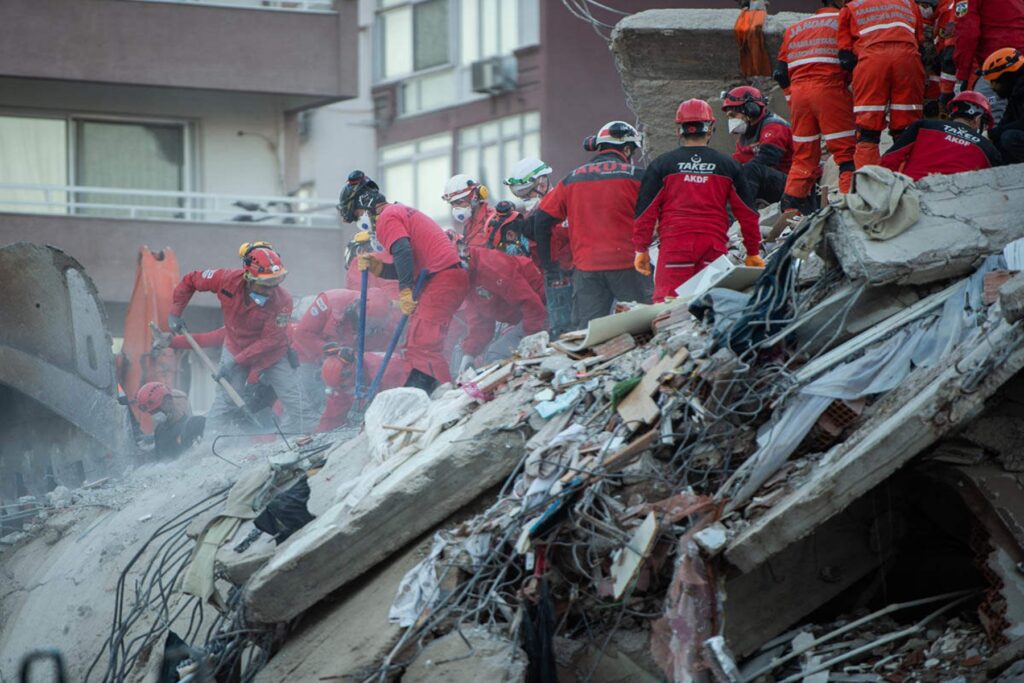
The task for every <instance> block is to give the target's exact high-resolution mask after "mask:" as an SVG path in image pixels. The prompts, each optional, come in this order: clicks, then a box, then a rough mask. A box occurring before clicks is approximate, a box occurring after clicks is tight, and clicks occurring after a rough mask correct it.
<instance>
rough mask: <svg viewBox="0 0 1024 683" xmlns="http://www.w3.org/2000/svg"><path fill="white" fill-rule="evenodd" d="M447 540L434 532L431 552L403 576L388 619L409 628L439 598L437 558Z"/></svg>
mask: <svg viewBox="0 0 1024 683" xmlns="http://www.w3.org/2000/svg"><path fill="white" fill-rule="evenodd" d="M445 545H447V541H445V540H444V537H442V536H441V534H439V533H436V534H434V543H433V544H432V545H431V546H430V554H429V555H427V556H426V557H425V558H423V560H422V561H421V562H420V563H419V564H417V565H416V566H415V567H413V568H412V569H410V570H409V572H408V573H407V574H406V575H405V576H403V577H402V582H401V583H400V584H398V594H397V595H396V596H395V601H394V602H393V603H391V609H390V610H388V621H389V622H391V623H392V624H398V625H399V626H401V627H402V628H408V627H410V626H412V625H413V624H415V623H416V620H417V619H419V616H420V615H421V614H423V610H425V609H427V608H428V607H430V606H432V605H433V604H434V602H435V601H436V600H437V588H438V584H437V570H436V569H435V565H436V564H437V558H438V557H440V556H441V551H442V550H444V548H445Z"/></svg>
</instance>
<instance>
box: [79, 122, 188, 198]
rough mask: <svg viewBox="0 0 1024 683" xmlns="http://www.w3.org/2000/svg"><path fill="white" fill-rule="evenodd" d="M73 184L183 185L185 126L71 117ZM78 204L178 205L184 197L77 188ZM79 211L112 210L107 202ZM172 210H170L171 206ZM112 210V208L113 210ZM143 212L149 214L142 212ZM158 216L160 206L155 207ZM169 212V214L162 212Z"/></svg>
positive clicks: (172, 188) (166, 188) (163, 188)
mask: <svg viewBox="0 0 1024 683" xmlns="http://www.w3.org/2000/svg"><path fill="white" fill-rule="evenodd" d="M74 123H75V184H76V185H80V186H84V187H116V188H123V189H126V190H147V191H150V192H152V191H154V190H155V191H157V192H183V191H184V190H185V126H184V125H182V124H174V123H170V124H168V123H159V124H154V123H132V122H120V121H92V120H88V119H79V120H76V121H75V122H74ZM75 202H76V204H84V205H90V204H118V205H123V204H127V205H133V206H137V207H138V206H158V207H164V208H181V207H183V206H184V200H183V199H182V197H180V196H178V197H165V196H160V195H152V194H150V195H146V196H138V195H120V194H109V193H106V192H103V193H93V192H79V193H76V197H75ZM79 213H87V214H100V215H106V216H109V215H111V211H110V210H109V209H106V208H96V209H90V208H88V206H82V207H79ZM171 213H173V212H171ZM114 215H116V212H115V214H114ZM146 215H150V214H149V212H146ZM151 215H152V216H153V217H159V216H160V212H153V213H152V214H151ZM164 215H167V214H164Z"/></svg>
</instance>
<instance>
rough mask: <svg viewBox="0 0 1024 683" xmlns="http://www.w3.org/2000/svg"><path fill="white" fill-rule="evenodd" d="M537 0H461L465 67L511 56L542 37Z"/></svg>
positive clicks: (462, 58) (462, 46) (460, 28)
mask: <svg viewBox="0 0 1024 683" xmlns="http://www.w3.org/2000/svg"><path fill="white" fill-rule="evenodd" d="M539 33H540V30H539V19H538V9H537V0H460V12H459V38H460V40H459V42H460V48H461V49H460V53H459V54H460V56H461V59H460V61H461V63H462V64H472V63H473V62H475V61H477V60H478V59H484V58H486V57H495V56H497V55H507V54H511V53H512V52H513V51H514V50H516V49H517V48H520V47H523V46H524V45H532V44H534V43H536V42H537V41H538V38H539Z"/></svg>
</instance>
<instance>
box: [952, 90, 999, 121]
mask: <svg viewBox="0 0 1024 683" xmlns="http://www.w3.org/2000/svg"><path fill="white" fill-rule="evenodd" d="M946 111H947V112H948V113H949V116H950V118H952V117H954V116H964V117H967V118H969V119H973V118H974V117H975V116H980V117H982V118H981V120H982V126H984V127H985V128H989V127H991V126H992V125H993V124H994V123H995V121H994V120H993V119H992V105H991V104H989V101H988V98H987V97H985V96H984V95H982V94H981V93H980V92H975V91H973V90H965V91H963V92H962V93H960V94H959V95H957V96H956V97H954V98H953V99H951V100H950V101H949V104H947V105H946Z"/></svg>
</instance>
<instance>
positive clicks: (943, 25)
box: [933, 0, 957, 98]
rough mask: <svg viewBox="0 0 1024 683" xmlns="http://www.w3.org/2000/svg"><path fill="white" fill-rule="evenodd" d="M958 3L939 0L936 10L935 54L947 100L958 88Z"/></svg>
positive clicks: (943, 92) (941, 86)
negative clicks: (955, 59)
mask: <svg viewBox="0 0 1024 683" xmlns="http://www.w3.org/2000/svg"><path fill="white" fill-rule="evenodd" d="M956 2H957V0H939V6H938V7H936V8H935V30H934V33H933V35H934V36H935V52H936V53H937V54H938V55H939V60H940V69H939V79H940V80H939V91H940V92H941V94H942V95H945V96H946V98H951V97H952V96H953V89H954V87H955V86H956V63H955V62H954V61H953V51H954V50H955V49H956Z"/></svg>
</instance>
